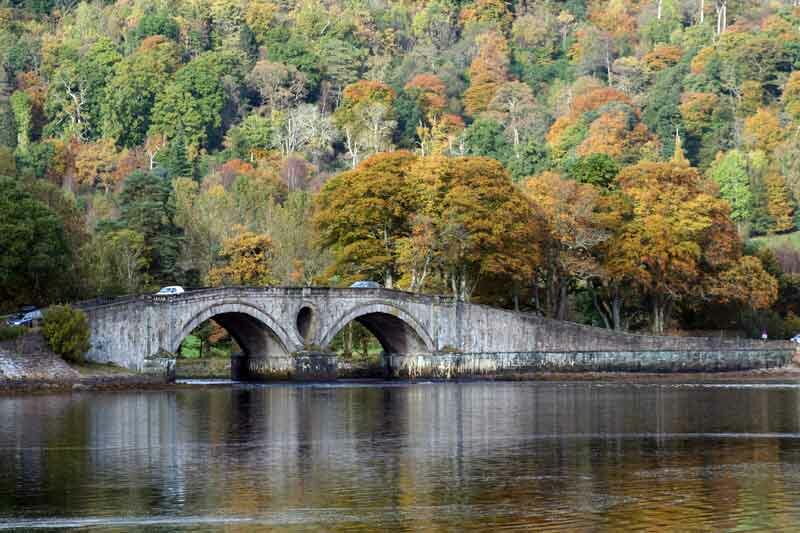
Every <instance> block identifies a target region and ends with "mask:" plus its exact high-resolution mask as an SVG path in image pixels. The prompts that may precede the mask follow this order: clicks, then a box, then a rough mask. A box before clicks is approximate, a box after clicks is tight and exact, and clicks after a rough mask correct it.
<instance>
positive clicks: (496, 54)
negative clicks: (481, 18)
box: [464, 32, 509, 117]
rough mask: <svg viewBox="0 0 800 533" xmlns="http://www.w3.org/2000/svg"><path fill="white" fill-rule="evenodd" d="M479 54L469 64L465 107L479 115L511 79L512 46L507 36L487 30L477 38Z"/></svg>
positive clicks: (474, 114) (471, 112) (470, 112)
mask: <svg viewBox="0 0 800 533" xmlns="http://www.w3.org/2000/svg"><path fill="white" fill-rule="evenodd" d="M477 43H478V47H479V50H478V55H477V56H476V57H475V59H473V60H472V64H471V65H470V67H469V80H470V81H469V88H468V89H467V90H466V92H465V93H464V107H465V109H466V111H467V113H468V114H469V115H471V116H473V117H474V116H476V115H478V114H480V113H482V112H483V111H486V108H487V107H488V106H489V103H490V102H491V101H492V98H494V95H495V92H497V89H498V87H499V86H500V85H501V84H502V83H503V82H504V81H506V80H508V65H509V48H508V41H506V39H505V37H503V36H502V35H501V34H499V33H497V32H487V33H484V34H482V35H480V36H479V37H478V39H477Z"/></svg>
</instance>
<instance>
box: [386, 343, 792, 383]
mask: <svg viewBox="0 0 800 533" xmlns="http://www.w3.org/2000/svg"><path fill="white" fill-rule="evenodd" d="M793 355H794V353H793V352H792V351H787V350H735V351H655V352H621V351H614V352H607V351H602V352H596V351H594V352H590V351H582V352H527V353H493V354H448V355H411V356H402V355H394V356H390V362H391V369H392V375H393V377H396V378H405V379H425V378H427V379H457V378H498V377H504V376H505V377H509V376H525V375H529V374H536V373H542V372H564V373H568V372H653V373H657V372H725V371H736V370H740V371H741V370H755V369H764V368H775V367H781V366H785V365H787V364H789V362H790V361H791V360H792V356H793Z"/></svg>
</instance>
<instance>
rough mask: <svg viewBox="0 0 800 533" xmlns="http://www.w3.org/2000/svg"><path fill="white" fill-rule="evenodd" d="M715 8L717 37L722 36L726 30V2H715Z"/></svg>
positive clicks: (721, 0) (722, 0) (726, 0)
mask: <svg viewBox="0 0 800 533" xmlns="http://www.w3.org/2000/svg"><path fill="white" fill-rule="evenodd" d="M715 8H716V10H717V35H722V33H723V32H724V31H725V30H726V29H727V28H728V0H716V3H715Z"/></svg>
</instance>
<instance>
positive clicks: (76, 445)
mask: <svg viewBox="0 0 800 533" xmlns="http://www.w3.org/2000/svg"><path fill="white" fill-rule="evenodd" d="M64 528H77V529H79V530H85V531H130V530H137V531H176V530H180V531H216V530H224V531H232V532H239V531H253V530H275V529H278V530H281V529H291V530H296V529H301V530H314V529H324V530H328V531H330V530H366V529H423V530H464V529H500V528H510V529H513V528H519V529H534V530H539V531H542V530H592V531H617V530H636V529H640V530H650V531H654V530H658V531H670V530H672V531H687V530H713V531H720V530H737V531H760V530H765V531H767V530H769V531H774V530H798V529H800V386H798V385H797V384H777V383H772V384H764V385H724V384H707V385H704V384H698V383H695V384H658V385H646V384H639V385H628V384H601V383H462V384H445V383H436V384H431V383H428V384H424V383H423V384H412V385H407V384H371V385H367V384H357V385H336V386H325V385H316V386H315V385H306V386H289V385H287V386H244V385H231V386H226V387H216V388H207V387H202V386H198V387H197V389H184V390H174V391H166V392H125V393H89V392H87V393H73V394H59V395H46V396H24V397H5V398H0V530H6V529H19V530H25V531H27V530H31V529H35V530H37V531H42V530H48V529H52V530H60V529H64Z"/></svg>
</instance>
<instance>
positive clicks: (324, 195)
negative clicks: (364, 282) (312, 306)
mask: <svg viewBox="0 0 800 533" xmlns="http://www.w3.org/2000/svg"><path fill="white" fill-rule="evenodd" d="M415 160H416V156H415V155H414V154H412V153H411V152H406V151H397V152H390V153H384V154H378V155H375V156H373V157H371V158H369V159H366V160H365V161H363V162H362V163H361V164H360V165H358V167H356V168H355V169H354V170H351V171H349V172H344V173H342V174H339V175H337V176H334V177H333V178H331V179H330V180H328V182H327V183H325V186H324V187H323V188H322V190H321V191H320V193H319V195H318V196H317V203H316V213H315V217H314V223H315V225H316V227H317V229H318V231H319V238H320V243H321V245H322V246H324V247H328V248H330V249H331V251H332V252H333V258H334V263H333V265H332V267H331V269H330V270H329V272H328V274H329V275H330V276H337V277H339V278H340V279H342V280H343V281H345V282H349V281H354V280H358V279H373V280H379V281H381V282H383V283H384V285H386V286H387V287H390V288H391V287H393V286H394V283H395V280H396V279H397V278H398V275H399V272H400V268H399V266H398V251H397V243H398V240H399V239H401V238H404V237H407V236H408V235H410V222H409V217H410V215H411V214H412V213H414V212H416V211H417V210H418V208H419V205H420V198H419V186H418V183H417V181H416V180H415V178H413V177H412V176H411V175H410V167H411V166H412V164H413V163H414V161H415Z"/></svg>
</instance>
